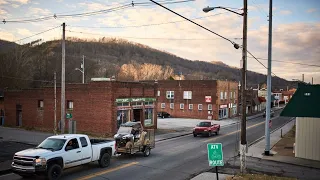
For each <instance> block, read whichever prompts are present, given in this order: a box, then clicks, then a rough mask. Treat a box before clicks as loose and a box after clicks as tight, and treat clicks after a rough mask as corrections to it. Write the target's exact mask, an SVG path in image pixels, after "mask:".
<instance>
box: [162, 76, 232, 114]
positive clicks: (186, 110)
mask: <svg viewBox="0 0 320 180" xmlns="http://www.w3.org/2000/svg"><path fill="white" fill-rule="evenodd" d="M237 89H238V83H236V82H230V81H219V80H181V81H178V80H177V81H175V80H169V81H158V94H157V96H158V105H157V110H158V112H160V111H164V112H168V113H169V114H171V116H172V117H179V118H197V119H215V120H218V119H223V118H229V117H233V116H235V115H236V114H237V105H236V104H237V97H238V90H237Z"/></svg>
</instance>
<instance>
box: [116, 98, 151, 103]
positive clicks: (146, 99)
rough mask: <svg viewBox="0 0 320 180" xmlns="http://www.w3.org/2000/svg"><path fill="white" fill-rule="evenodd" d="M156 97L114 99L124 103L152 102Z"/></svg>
mask: <svg viewBox="0 0 320 180" xmlns="http://www.w3.org/2000/svg"><path fill="white" fill-rule="evenodd" d="M154 101H156V98H121V99H116V102H117V103H124V102H154Z"/></svg>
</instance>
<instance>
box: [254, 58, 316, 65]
mask: <svg viewBox="0 0 320 180" xmlns="http://www.w3.org/2000/svg"><path fill="white" fill-rule="evenodd" d="M249 58H253V57H249ZM257 59H260V60H264V61H267V60H268V59H266V58H257ZM272 61H274V62H281V63H288V64H297V65H302V66H311V67H320V65H316V64H305V63H298V62H289V61H281V60H275V59H272Z"/></svg>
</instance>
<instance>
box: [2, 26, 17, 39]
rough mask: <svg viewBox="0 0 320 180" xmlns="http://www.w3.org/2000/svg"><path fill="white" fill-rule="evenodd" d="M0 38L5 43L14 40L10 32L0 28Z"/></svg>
mask: <svg viewBox="0 0 320 180" xmlns="http://www.w3.org/2000/svg"><path fill="white" fill-rule="evenodd" d="M0 37H1V39H3V40H7V41H13V40H14V35H13V34H12V33H11V32H10V31H6V30H4V29H1V28H0Z"/></svg>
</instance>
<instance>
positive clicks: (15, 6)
mask: <svg viewBox="0 0 320 180" xmlns="http://www.w3.org/2000/svg"><path fill="white" fill-rule="evenodd" d="M11 6H12V7H13V8H18V7H20V5H18V4H11Z"/></svg>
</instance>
